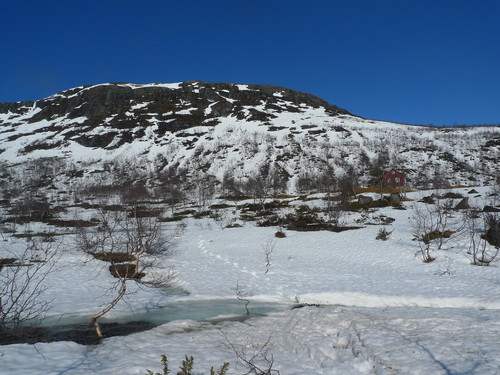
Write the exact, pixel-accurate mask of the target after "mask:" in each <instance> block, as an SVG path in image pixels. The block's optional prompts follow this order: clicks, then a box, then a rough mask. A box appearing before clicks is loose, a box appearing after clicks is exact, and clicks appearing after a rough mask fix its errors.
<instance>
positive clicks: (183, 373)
mask: <svg viewBox="0 0 500 375" xmlns="http://www.w3.org/2000/svg"><path fill="white" fill-rule="evenodd" d="M161 364H162V366H163V372H153V371H151V370H146V371H147V373H146V374H145V375H168V374H170V368H169V366H168V358H167V356H166V355H165V354H162V356H161ZM193 366H194V358H193V356H190V357H188V356H186V358H185V359H184V360H183V361H182V365H181V367H180V371H179V372H177V375H193V373H192V371H193ZM228 368H229V363H227V362H225V363H224V364H223V365H222V366H221V367H220V369H219V370H218V371H215V370H214V368H213V367H212V368H211V369H210V375H226V374H227V370H228Z"/></svg>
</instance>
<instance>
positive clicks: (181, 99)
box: [0, 81, 500, 191]
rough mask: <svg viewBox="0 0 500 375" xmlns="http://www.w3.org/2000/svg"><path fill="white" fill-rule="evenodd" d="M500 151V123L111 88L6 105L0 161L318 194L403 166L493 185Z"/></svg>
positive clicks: (76, 174)
mask: <svg viewBox="0 0 500 375" xmlns="http://www.w3.org/2000/svg"><path fill="white" fill-rule="evenodd" d="M499 150H500V126H490V127H458V128H433V127H424V126H412V125H403V124H396V123H389V122H383V121H372V120H367V119H363V118H360V117H357V116H354V115H352V114H350V113H349V112H347V111H346V110H343V109H341V108H338V107H336V106H334V105H331V104H328V103H327V102H325V101H324V100H322V99H320V98H318V97H315V96H313V95H309V94H305V93H301V92H297V91H293V90H289V89H285V88H282V87H275V86H261V85H241V84H228V83H205V82H199V81H191V82H184V83H176V84H129V83H112V84H111V83H110V84H101V85H92V86H84V87H77V88H74V89H71V90H67V91H63V92H61V93H58V94H55V95H53V96H51V97H48V98H46V99H43V100H38V101H30V102H18V103H0V163H1V162H3V165H4V167H8V166H12V165H20V163H24V162H27V161H29V160H45V161H47V162H48V163H46V164H49V165H51V166H52V168H53V169H55V171H54V172H55V175H56V178H55V179H52V182H57V181H63V180H65V178H66V179H67V178H68V177H71V178H72V179H81V180H82V181H85V180H88V177H89V176H92V179H93V180H96V179H98V180H99V181H101V182H104V183H109V184H116V183H117V182H119V181H117V179H118V180H120V179H122V178H123V179H124V180H127V181H130V180H131V179H134V178H141V179H144V180H147V181H148V183H149V184H150V185H151V186H154V185H158V184H160V183H161V179H162V176H163V177H165V176H168V179H170V180H173V178H174V177H186V178H188V179H189V178H191V180H192V179H193V178H195V179H196V180H198V181H199V180H210V181H213V182H214V184H215V185H219V184H222V183H223V182H224V181H226V182H227V181H228V179H229V180H231V181H233V182H234V181H236V182H238V181H239V182H240V183H241V182H242V181H245V180H248V179H250V178H253V177H259V178H260V179H261V180H268V181H270V180H273V181H274V186H277V185H279V188H278V190H283V191H300V190H307V189H310V190H314V185H315V184H314V183H312V186H310V185H311V184H309V185H308V184H307V183H305V182H304V181H318V180H319V177H318V176H324V175H329V176H333V177H334V179H339V178H342V176H349V177H353V176H354V177H356V179H357V182H358V183H359V184H360V185H369V184H373V183H375V182H376V180H377V179H378V178H380V173H381V171H383V170H388V169H390V168H397V169H399V170H401V171H403V172H405V173H406V175H407V180H408V184H409V185H410V186H414V187H430V186H436V185H464V184H466V185H472V184H488V183H492V182H494V181H495V180H496V179H498V176H499V163H498V161H499ZM28 164H29V163H24V165H28ZM117 166H119V167H117ZM117 168H118V169H117ZM110 172H115V173H110ZM315 179H316V180H315ZM276 180H279V181H280V183H279V184H276ZM122 182H123V181H122Z"/></svg>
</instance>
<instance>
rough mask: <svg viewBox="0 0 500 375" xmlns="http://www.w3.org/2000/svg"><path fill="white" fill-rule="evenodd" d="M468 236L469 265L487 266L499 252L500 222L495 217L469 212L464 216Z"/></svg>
mask: <svg viewBox="0 0 500 375" xmlns="http://www.w3.org/2000/svg"><path fill="white" fill-rule="evenodd" d="M464 221H465V223H466V225H467V231H468V236H469V249H468V251H467V254H468V256H469V258H470V261H471V264H473V265H476V266H489V265H490V264H491V262H493V261H494V260H495V259H496V258H497V256H498V253H499V251H500V242H499V238H500V234H499V233H500V220H499V218H498V216H497V215H493V214H485V213H482V214H481V215H479V214H477V212H474V211H473V210H469V211H468V212H466V213H465V214H464Z"/></svg>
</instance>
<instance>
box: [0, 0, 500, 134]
mask: <svg viewBox="0 0 500 375" xmlns="http://www.w3.org/2000/svg"><path fill="white" fill-rule="evenodd" d="M0 41H1V51H2V52H1V55H0V72H1V75H0V102H8V101H18V100H34V99H41V98H44V97H46V96H49V95H52V94H54V93H56V92H59V91H62V90H65V89H69V88H72V87H75V86H80V85H87V84H95V83H103V82H133V83H149V82H180V81H186V80H202V81H208V82H236V83H258V84H272V85H279V86H284V87H287V88H290V89H295V90H300V91H305V92H309V93H312V94H315V95H317V96H320V97H322V98H323V99H325V100H327V101H328V102H330V103H332V104H336V105H338V106H340V107H342V108H345V109H347V110H348V111H350V112H352V113H354V114H356V115H359V116H363V117H367V118H372V119H380V120H389V121H397V122H404V123H412V124H430V123H432V124H435V125H453V124H455V123H460V124H499V123H500V0H470V1H465V0H390V1H389V0H365V1H356V0H346V1H335V0H324V1H319V0H309V1H308V0H303V1H295V0H265V1H260V0H252V1H246V0H226V1H222V0H220V1H217V0H214V1H209V0H200V1H198V0H184V1H181V0H175V1H168V0H163V1H160V0H158V1H148V0H142V1H129V0H120V1H115V0H100V1H95V0H86V1H68V0H64V1H63V0H44V1H41V0H22V1H8V2H4V4H2V7H1V9H0Z"/></svg>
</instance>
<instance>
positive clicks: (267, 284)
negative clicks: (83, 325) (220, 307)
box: [0, 188, 500, 375]
mask: <svg viewBox="0 0 500 375" xmlns="http://www.w3.org/2000/svg"><path fill="white" fill-rule="evenodd" d="M467 190H470V189H455V190H454V191H456V192H460V193H462V194H467ZM476 190H478V191H479V192H480V195H481V196H482V197H485V196H486V195H487V193H488V191H489V188H476ZM425 194H428V192H426V193H425ZM429 194H430V193H429ZM408 196H409V198H412V199H415V200H416V199H418V198H420V197H421V196H422V193H410V194H409V195H408ZM471 199H472V198H471ZM478 199H479V198H478ZM415 204H419V203H416V201H410V202H405V203H404V205H405V206H406V207H407V210H395V209H392V208H383V209H380V210H379V211H378V212H377V214H385V215H387V216H389V217H393V218H395V219H396V220H395V221H394V222H393V223H392V225H389V226H388V229H390V230H393V233H392V235H391V237H390V239H389V240H388V241H378V240H376V239H375V236H376V234H377V232H378V230H379V229H380V226H378V225H366V226H365V227H363V228H362V229H357V230H350V231H344V232H341V233H333V232H294V231H287V232H286V235H287V236H286V238H283V239H277V238H275V237H274V234H275V232H276V230H277V228H275V227H274V228H273V227H267V228H259V227H256V226H255V225H254V224H253V223H247V224H245V225H244V227H243V228H230V229H221V226H220V225H219V224H218V223H217V222H214V221H213V220H211V219H198V220H196V219H189V220H188V221H187V222H186V223H187V227H186V230H185V231H184V233H183V234H182V235H181V236H179V237H177V238H176V239H175V245H176V249H177V253H176V255H175V256H174V257H173V258H171V259H166V260H164V263H163V265H164V266H167V265H169V264H170V265H173V266H174V267H175V270H176V272H178V274H179V277H178V283H177V288H178V289H180V290H183V291H184V292H186V293H184V294H183V293H174V294H172V293H165V292H164V291H161V290H157V289H137V290H135V293H134V294H132V295H131V296H129V297H128V298H127V300H126V301H123V303H121V304H119V306H118V307H117V308H116V309H114V310H112V311H111V312H110V313H109V314H108V315H107V316H106V319H107V320H111V321H113V319H117V320H120V319H122V320H133V318H134V313H135V314H136V315H135V317H141V316H145V315H144V314H145V313H147V312H149V313H155V314H156V315H157V316H161V314H162V311H167V310H162V309H163V308H164V307H165V306H167V305H170V306H172V305H173V306H175V304H176V303H177V304H179V305H182V303H186V302H193V303H202V306H206V309H207V310H210V306H211V305H217V304H220V303H224V302H225V301H232V303H236V304H238V303H240V301H236V298H235V291H234V289H235V287H236V285H239V286H240V288H241V289H242V290H243V291H244V293H245V295H246V296H247V298H248V299H249V300H250V304H249V308H250V310H252V308H253V307H254V306H257V305H259V304H260V305H262V304H269V305H273V306H281V307H279V308H278V310H280V311H277V312H272V313H269V314H267V315H265V316H253V317H251V318H249V319H246V320H238V321H234V320H227V319H226V320H225V319H224V318H225V317H224V314H218V313H217V314H215V315H214V316H211V317H212V318H220V320H222V322H220V323H217V324H214V322H213V321H212V322H210V321H206V320H201V321H198V320H197V319H196V318H195V315H196V313H199V311H198V312H191V313H189V312H187V313H186V314H187V315H186V316H185V317H182V318H179V319H177V320H174V321H171V322H169V323H165V324H161V325H159V326H158V327H156V328H154V329H152V330H150V331H146V332H141V333H136V334H132V335H129V336H125V337H110V338H107V339H104V340H103V342H102V343H101V344H100V345H96V346H84V345H79V344H76V343H73V342H56V343H41V344H36V345H35V346H33V345H28V344H15V345H6V346H0V355H1V357H0V374H12V375H15V374H32V375H37V374H67V375H77V374H144V373H146V369H151V370H154V371H158V370H159V369H160V362H159V360H160V355H161V354H167V355H168V357H169V359H170V363H171V367H172V368H173V369H174V371H175V370H176V369H177V366H178V365H180V362H181V361H182V359H184V356H185V355H188V356H189V355H193V356H194V358H195V373H196V374H208V373H209V369H210V367H211V366H214V367H219V366H220V365H221V364H222V363H223V362H225V361H227V362H230V363H231V365H230V373H231V374H241V373H245V369H244V367H242V365H241V364H240V363H238V361H237V359H236V358H235V356H234V353H232V352H231V351H230V350H228V349H227V347H226V346H225V345H224V342H225V340H226V338H227V340H229V341H230V342H232V343H234V344H237V345H244V346H246V349H247V350H251V347H252V344H253V345H257V346H259V345H263V344H264V343H265V342H267V341H269V343H270V353H272V355H273V359H274V366H273V368H274V369H276V370H278V371H279V372H280V374H286V375H293V374H347V375H349V374H498V373H499V369H500V340H499V337H500V271H499V268H498V265H499V263H498V261H497V262H496V263H494V264H492V265H491V266H490V267H477V266H473V265H471V264H470V260H469V259H468V258H467V254H466V252H467V238H465V237H463V236H462V237H460V236H459V237H457V238H453V237H452V239H451V240H450V242H448V243H447V244H446V246H445V249H443V250H439V251H435V252H434V253H433V255H434V256H436V260H435V261H434V262H432V263H428V264H425V263H422V262H421V261H420V259H419V258H418V256H415V252H416V250H417V244H416V242H414V241H412V240H411V238H412V228H411V225H410V223H409V217H410V216H411V215H412V206H413V205H415ZM229 211H230V210H229ZM229 214H230V212H229V213H228V215H229ZM356 215H357V214H351V216H349V217H348V218H347V220H348V221H349V222H354V220H355V219H356V218H357V216H356ZM9 241H14V240H13V239H7V240H6V241H4V243H6V244H10V242H9ZM268 241H271V242H269V243H273V244H274V251H273V252H272V254H271V261H270V263H271V266H270V268H269V272H267V273H266V262H265V256H264V248H265V247H266V244H268ZM62 246H63V247H64V248H65V249H67V250H65V252H64V253H63V255H62V257H61V258H60V259H59V261H58V262H59V264H58V267H57V268H56V271H55V272H53V273H52V274H51V275H50V278H49V279H50V280H49V284H52V287H51V288H50V289H49V290H48V294H47V295H46V298H49V299H53V300H54V301H53V303H52V304H53V308H52V310H51V312H50V314H49V316H48V318H47V322H53V321H55V320H58V319H61V321H71V320H84V321H85V320H89V319H90V316H91V315H92V313H95V312H96V310H98V309H99V306H100V305H101V304H104V303H105V302H106V301H109V299H110V295H106V290H107V288H108V287H109V286H111V285H112V283H113V282H114V280H113V278H112V277H111V276H110V275H109V273H108V272H107V266H106V265H103V264H101V263H102V262H99V261H96V260H94V259H91V258H90V257H88V256H86V255H83V254H81V253H80V252H78V251H77V250H73V249H72V246H71V243H69V242H68V243H65V244H63V245H62ZM131 286H132V285H131ZM298 302H299V303H308V304H321V306H320V307H313V306H307V307H303V308H299V309H293V310H292V309H290V306H292V305H293V304H295V303H298ZM167 313H168V312H165V313H164V314H167ZM207 314H208V315H210V312H207ZM221 315H222V316H221ZM227 315H229V316H232V314H227ZM241 315H242V316H244V306H243V302H241ZM226 317H227V316H226ZM106 319H105V320H106Z"/></svg>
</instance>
